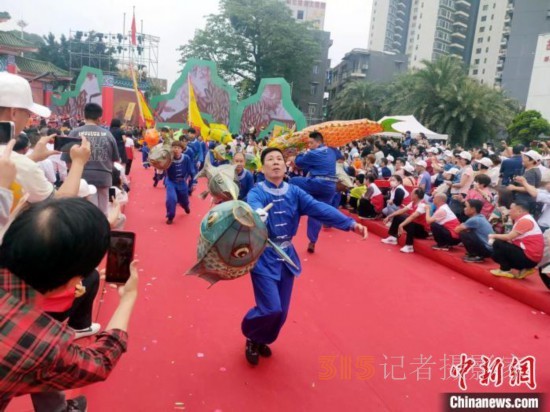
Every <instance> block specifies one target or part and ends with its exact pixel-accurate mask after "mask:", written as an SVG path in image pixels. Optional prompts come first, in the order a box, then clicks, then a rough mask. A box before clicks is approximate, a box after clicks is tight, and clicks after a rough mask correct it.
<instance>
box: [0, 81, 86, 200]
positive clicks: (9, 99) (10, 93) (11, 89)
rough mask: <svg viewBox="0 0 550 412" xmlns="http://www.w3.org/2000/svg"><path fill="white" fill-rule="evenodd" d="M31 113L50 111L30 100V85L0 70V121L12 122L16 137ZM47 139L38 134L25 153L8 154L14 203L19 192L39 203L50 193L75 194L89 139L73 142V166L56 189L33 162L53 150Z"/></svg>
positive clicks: (2, 145) (0, 147)
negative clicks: (13, 168)
mask: <svg viewBox="0 0 550 412" xmlns="http://www.w3.org/2000/svg"><path fill="white" fill-rule="evenodd" d="M31 113H34V114H37V115H39V116H42V117H49V116H50V114H51V112H50V110H49V109H48V108H47V107H44V106H41V105H39V104H36V103H34V102H33V101H32V91H31V86H30V85H29V82H28V81H27V80H25V79H24V78H22V77H20V76H17V75H15V74H11V73H7V72H0V121H3V122H13V123H14V125H15V135H16V136H17V135H18V134H19V133H21V131H23V128H24V127H25V126H26V125H27V123H28V121H29V118H30V116H31ZM49 141H50V137H48V136H45V137H42V138H41V139H40V140H39V141H38V143H37V144H36V146H35V148H34V151H33V152H32V153H31V154H29V155H28V156H24V155H20V154H18V153H12V154H11V156H10V159H11V161H12V162H13V163H15V166H16V168H17V177H16V179H15V182H14V183H13V184H12V186H11V190H12V191H13V194H14V200H15V201H16V202H17V201H18V199H19V198H21V196H22V192H23V191H25V192H26V193H27V194H28V195H29V196H28V199H27V201H28V202H29V203H36V202H40V201H42V200H45V199H48V198H49V197H51V196H76V194H77V193H78V188H79V186H80V177H81V175H82V170H83V169H84V165H85V164H86V162H87V161H88V158H89V156H90V144H89V142H88V141H85V140H83V142H82V145H81V146H78V145H75V146H74V147H72V148H71V155H72V156H74V158H75V162H74V165H73V168H72V170H71V173H69V175H68V176H67V179H66V180H65V183H64V184H63V185H61V187H60V188H59V190H58V191H57V192H56V191H55V188H54V186H53V185H52V184H51V183H50V182H48V181H47V180H46V177H45V176H44V173H43V172H42V169H40V167H39V166H38V165H37V163H36V162H39V161H41V160H44V159H47V158H48V157H49V156H51V155H53V154H55V153H56V152H54V151H51V150H49V149H48V148H47V143H48V142H49ZM7 143H8V141H7V140H6V141H0V154H2V152H3V151H4V148H5V147H6V144H7Z"/></svg>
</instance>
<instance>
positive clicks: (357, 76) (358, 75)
mask: <svg viewBox="0 0 550 412" xmlns="http://www.w3.org/2000/svg"><path fill="white" fill-rule="evenodd" d="M350 77H351V78H352V79H364V78H365V77H367V74H366V73H363V72H352V73H350Z"/></svg>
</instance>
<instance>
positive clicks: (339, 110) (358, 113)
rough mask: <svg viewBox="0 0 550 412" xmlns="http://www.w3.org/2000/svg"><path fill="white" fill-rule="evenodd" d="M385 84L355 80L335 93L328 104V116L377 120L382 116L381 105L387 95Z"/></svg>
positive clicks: (341, 118)
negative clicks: (332, 99)
mask: <svg viewBox="0 0 550 412" xmlns="http://www.w3.org/2000/svg"><path fill="white" fill-rule="evenodd" d="M387 89H388V85H387V84H381V83H370V82H368V81H363V80H361V81H355V82H352V83H349V84H348V85H347V86H346V87H345V88H344V90H342V91H341V92H340V93H339V94H338V95H336V97H335V99H334V101H333V102H332V103H331V105H330V118H331V119H340V120H353V119H364V118H368V119H371V120H378V119H380V118H381V117H383V116H384V114H385V113H384V111H383V110H382V105H383V102H384V99H385V98H386V96H387Z"/></svg>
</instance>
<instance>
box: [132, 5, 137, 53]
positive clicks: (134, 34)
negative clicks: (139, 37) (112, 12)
mask: <svg viewBox="0 0 550 412" xmlns="http://www.w3.org/2000/svg"><path fill="white" fill-rule="evenodd" d="M132 44H133V45H134V46H135V45H136V44H137V43H136V14H135V13H134V14H133V16H132Z"/></svg>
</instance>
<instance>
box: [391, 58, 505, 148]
mask: <svg viewBox="0 0 550 412" xmlns="http://www.w3.org/2000/svg"><path fill="white" fill-rule="evenodd" d="M423 63H424V65H425V67H424V68H422V69H420V70H418V71H416V72H413V73H409V74H407V75H405V76H402V77H401V78H400V79H398V80H397V82H396V84H395V85H394V87H393V90H392V93H391V96H390V97H389V98H388V99H387V101H386V102H385V105H384V107H385V108H386V109H388V108H390V109H391V111H392V112H396V113H397V114H411V113H412V114H414V115H415V117H416V118H417V119H418V121H420V122H421V123H422V124H424V125H425V126H426V127H428V128H430V129H432V130H434V131H437V132H439V133H444V134H448V135H449V136H450V137H451V139H452V141H453V142H454V143H460V144H461V145H463V146H472V145H475V144H479V143H481V142H483V141H486V140H488V139H490V138H493V137H494V136H495V135H496V134H497V133H498V132H499V131H503V130H505V129H506V126H507V125H508V124H509V122H510V121H511V119H512V118H513V116H514V114H515V110H516V105H515V103H514V102H513V101H511V100H509V99H507V98H506V97H505V96H504V94H503V93H502V92H500V91H498V90H495V89H493V88H491V87H488V86H486V85H482V84H480V83H478V82H477V81H476V80H473V79H471V78H469V77H468V76H467V75H466V70H465V69H464V66H463V65H462V63H461V62H460V60H458V59H457V58H455V57H452V56H446V57H442V58H440V59H438V60H436V61H434V62H428V61H424V62H423Z"/></svg>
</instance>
